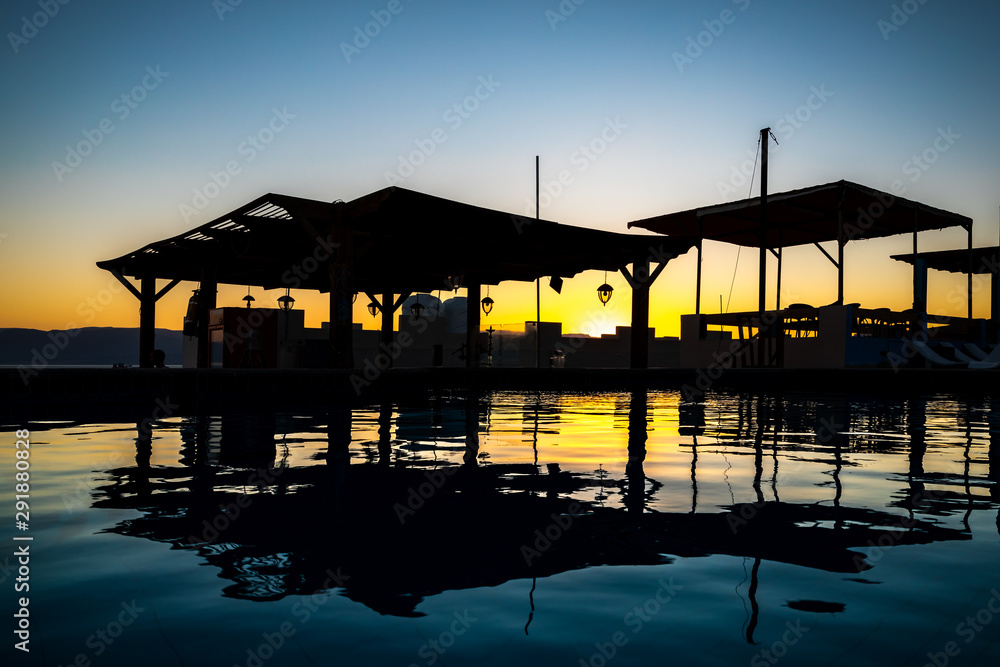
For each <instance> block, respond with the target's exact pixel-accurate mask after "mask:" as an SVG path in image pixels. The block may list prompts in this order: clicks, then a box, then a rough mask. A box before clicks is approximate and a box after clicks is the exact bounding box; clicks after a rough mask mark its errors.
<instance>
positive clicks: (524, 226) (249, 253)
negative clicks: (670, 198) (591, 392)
mask: <svg viewBox="0 0 1000 667" xmlns="http://www.w3.org/2000/svg"><path fill="white" fill-rule="evenodd" d="M694 245H695V241H694V240H692V239H688V238H664V237H658V236H649V235H636V234H620V233H614V232H606V231H600V230H594V229H586V228H582V227H574V226H570V225H563V224H558V223H555V222H550V221H546V220H536V219H532V218H526V217H522V216H517V215H512V214H509V213H504V212H501V211H495V210H491V209H486V208H481V207H478V206H472V205H469V204H464V203H460V202H456V201H452V200H448V199H443V198H440V197H434V196H431V195H427V194H422V193H418V192H414V191H411V190H406V189H403V188H399V187H389V188H385V189H383V190H379V191H377V192H374V193H371V194H369V195H366V196H363V197H360V198H358V199H355V200H353V201H350V202H343V201H335V202H332V203H328V202H322V201H316V200H310V199H303V198H299V197H290V196H287V195H280V194H267V195H264V196H262V197H259V198H258V199H255V200H254V201H252V202H249V203H248V204H245V205H244V206H241V207H239V208H237V209H235V210H233V211H231V212H230V213H227V214H226V215H223V216H221V217H219V218H216V219H215V220H212V221H210V222H207V223H205V224H203V225H201V226H199V227H197V228H195V229H192V230H190V231H188V232H185V233H183V234H180V235H178V236H174V237H172V238H168V239H164V240H162V241H156V242H154V243H150V244H149V245H146V246H144V247H142V248H139V249H138V250H135V251H133V252H130V253H127V254H125V255H122V256H121V257H118V258H115V259H111V260H106V261H102V262H98V263H97V265H98V266H99V267H100V268H102V269H105V270H107V271H109V272H111V273H112V274H113V275H114V276H115V277H116V278H117V279H118V280H119V281H121V282H122V284H124V285H125V287H126V288H127V289H128V290H129V291H130V292H131V293H132V294H133V295H134V296H135V297H136V298H137V299H138V300H139V303H140V317H139V320H140V343H139V361H140V365H141V366H147V365H149V363H150V362H149V359H150V355H151V353H152V351H153V349H154V347H155V341H154V335H155V333H154V321H155V318H154V315H155V308H156V302H157V300H158V299H159V298H160V297H162V296H163V295H164V294H166V293H167V292H168V291H169V290H170V289H172V288H173V287H174V286H176V285H177V284H178V283H180V282H181V281H190V282H195V283H198V286H199V291H198V295H199V296H198V300H197V305H196V309H197V313H192V317H193V319H194V320H195V321H196V322H197V336H198V365H199V367H207V366H208V358H209V352H208V333H207V332H208V329H207V327H208V319H209V318H208V313H209V311H210V310H211V309H213V308H215V306H216V296H215V295H216V291H217V287H218V285H220V284H235V285H248V286H255V287H262V288H264V289H275V288H291V289H310V290H318V291H320V292H323V293H328V294H329V295H330V329H329V337H330V366H331V367H333V368H354V367H355V360H354V346H353V340H352V330H353V328H354V323H353V306H352V304H353V301H354V298H355V296H356V294H357V293H359V292H361V293H365V294H368V295H369V296H370V298H371V299H372V300H373V301H375V302H376V303H377V304H378V306H379V309H380V310H381V313H382V340H383V342H386V343H389V344H391V342H392V337H393V315H394V313H395V312H396V311H397V310H398V309H399V307H400V306H401V304H402V303H403V301H404V300H405V299H406V297H407V296H409V295H410V294H412V293H416V292H431V291H434V290H439V289H452V288H456V287H464V288H466V289H467V293H468V299H469V302H470V303H473V304H475V303H478V302H479V300H480V296H481V294H480V290H481V286H482V285H496V284H498V283H500V282H501V281H504V280H519V281H531V280H536V279H539V278H541V277H544V276H549V277H555V278H570V277H572V276H574V275H576V274H577V273H580V272H581V271H584V270H589V269H596V270H604V271H621V272H622V273H623V275H624V276H625V278H626V280H627V281H628V282H629V285H630V286H631V288H632V321H631V325H632V331H633V332H645V331H648V321H649V289H650V286H651V285H652V284H653V281H655V280H656V278H657V277H658V276H659V274H660V272H661V271H662V270H663V268H664V267H665V266H666V264H667V262H669V261H670V260H671V259H673V258H675V257H677V256H678V255H681V254H684V253H685V252H687V251H688V250H689V249H690V248H691V247H692V246H694ZM653 264H655V265H656V266H655V268H652V269H651V265H653ZM629 267H631V269H630V268H629ZM129 278H132V279H135V280H137V281H138V282H139V286H138V287H136V286H135V285H134V284H133V283H132V282H131V281H130V280H129ZM157 280H166V281H169V282H168V283H167V284H166V285H165V286H163V287H162V288H160V289H159V290H158V289H157V286H156V281H157ZM193 307H195V306H193ZM466 317H467V322H466V324H467V326H466V331H467V336H468V340H469V343H470V345H469V349H475V336H476V335H477V334H478V332H479V309H478V308H476V307H470V308H467V315H466ZM477 363H478V359H477V355H474V354H469V355H467V357H466V365H467V366H470V367H472V366H475V365H476V364H477ZM630 363H631V366H632V367H633V368H645V367H646V366H647V364H648V337H647V336H644V335H641V334H637V333H633V335H632V338H631V360H630Z"/></svg>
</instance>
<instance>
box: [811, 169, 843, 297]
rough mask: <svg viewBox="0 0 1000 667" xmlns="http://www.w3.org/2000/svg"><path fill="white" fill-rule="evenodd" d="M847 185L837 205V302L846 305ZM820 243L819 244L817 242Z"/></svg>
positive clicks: (841, 187) (841, 191)
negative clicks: (845, 229)
mask: <svg viewBox="0 0 1000 667" xmlns="http://www.w3.org/2000/svg"><path fill="white" fill-rule="evenodd" d="M846 196H847V187H846V186H844V185H841V186H840V205H839V206H837V304H838V305H840V306H843V305H844V244H846V243H847V239H845V238H844V199H845V197H846ZM817 245H819V244H817Z"/></svg>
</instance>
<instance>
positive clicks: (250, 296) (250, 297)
mask: <svg viewBox="0 0 1000 667" xmlns="http://www.w3.org/2000/svg"><path fill="white" fill-rule="evenodd" d="M243 300H244V301H246V302H247V308H249V307H250V304H252V303H253V302H254V301H256V299H254V298H253V295H251V294H250V286H249V285H247V295H246V296H245V297H243Z"/></svg>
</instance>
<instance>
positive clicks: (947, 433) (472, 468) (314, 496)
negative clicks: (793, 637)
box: [94, 391, 1000, 643]
mask: <svg viewBox="0 0 1000 667" xmlns="http://www.w3.org/2000/svg"><path fill="white" fill-rule="evenodd" d="M998 407H1000V406H998V405H997V403H996V402H984V401H979V400H973V399H969V400H963V401H959V400H957V399H948V398H934V399H930V398H911V399H905V400H902V399H901V400H900V401H898V402H894V403H893V402H879V401H860V400H857V399H852V398H850V397H846V396H844V397H836V396H833V397H831V396H826V397H823V398H817V397H811V396H806V395H785V396H771V395H751V394H739V395H713V396H709V397H706V399H705V400H704V401H702V402H698V403H682V402H681V401H680V398H679V396H678V395H676V394H671V393H661V392H653V393H647V392H646V391H636V392H632V393H625V394H620V395H613V396H608V395H603V396H587V395H579V396H572V395H566V394H558V395H543V394H533V395H523V394H495V395H483V396H479V395H473V396H467V397H460V396H435V397H430V398H428V399H427V400H426V401H418V402H408V403H405V404H404V403H386V404H382V405H375V406H367V407H364V408H351V407H348V406H339V407H331V408H329V409H328V410H327V411H326V412H325V413H323V414H313V415H287V414H278V415H275V414H253V415H245V414H242V415H236V414H227V415H197V416H190V417H185V418H183V419H182V420H181V421H180V423H179V424H176V423H174V424H170V425H156V424H154V425H152V426H150V425H149V424H145V425H144V424H142V423H140V424H138V425H137V430H136V438H135V447H136V455H135V465H134V466H132V465H128V466H123V467H119V468H115V469H112V470H110V471H108V475H109V478H108V479H109V481H108V482H107V483H106V484H103V485H101V486H100V487H99V488H98V489H97V497H96V500H95V501H94V506H95V507H99V508H119V509H134V510H137V511H138V512H139V513H140V516H138V517H137V518H134V519H130V520H128V521H122V522H121V523H118V524H117V525H115V526H113V527H112V528H110V529H109V530H110V531H111V532H114V533H119V534H122V535H128V536H133V537H142V538H146V539H149V540H154V541H158V542H163V543H168V544H170V545H172V547H173V548H176V549H183V550H189V551H191V552H193V553H195V554H197V557H198V558H200V559H201V560H202V561H203V562H205V563H207V564H209V565H210V566H212V567H214V568H216V569H217V570H218V572H219V574H220V576H221V577H222V579H223V580H225V582H226V583H224V584H223V587H222V590H221V593H222V595H225V596H227V597H234V598H242V599H248V600H257V601H267V600H275V599H279V598H282V597H284V596H288V595H307V594H312V593H314V592H316V591H317V590H321V589H323V588H324V587H328V586H330V583H329V582H330V581H331V575H332V574H336V575H337V576H336V578H335V579H334V580H335V581H337V582H338V583H339V586H338V588H339V589H340V593H341V594H342V595H344V596H346V597H348V598H349V599H351V600H354V601H356V602H358V603H360V604H363V605H365V606H367V607H369V608H370V609H373V610H375V611H377V612H379V613H381V614H389V615H395V616H419V615H421V614H422V612H421V611H420V609H419V607H420V605H421V602H422V601H423V600H424V599H426V598H427V597H429V596H433V595H437V594H439V593H442V592H444V591H449V590H457V589H467V588H477V587H482V586H495V585H499V584H502V583H504V582H507V581H511V580H515V579H525V580H527V579H531V580H532V588H531V591H532V593H531V594H530V599H529V602H530V612H529V611H526V614H528V613H533V612H534V597H533V595H534V591H535V586H536V585H538V586H541V585H543V584H542V583H541V582H540V580H541V579H542V578H544V577H548V576H552V575H555V574H559V573H563V572H567V571H570V570H578V569H581V568H587V567H595V566H621V565H651V564H667V563H671V562H672V561H673V560H674V559H675V558H678V557H680V558H694V557H704V556H710V555H716V554H724V555H730V556H736V557H743V558H745V559H747V563H748V572H747V579H746V580H744V581H743V582H736V581H734V582H732V584H733V585H734V586H735V587H736V588H737V589H738V590H740V591H743V590H745V591H746V593H745V595H746V598H747V599H746V602H747V606H748V608H749V615H748V618H747V620H746V622H745V623H744V627H743V628H741V633H742V634H743V636H744V638H745V640H746V641H747V642H749V643H756V642H757V639H756V638H755V631H756V628H757V627H758V624H759V622H760V617H761V615H762V614H764V613H767V610H766V609H765V610H762V609H761V605H760V603H759V599H760V598H761V587H762V586H765V585H766V584H764V583H762V582H761V580H760V570H761V566H762V564H764V563H767V562H778V563H788V564H794V565H799V566H803V567H807V568H813V569H815V570H820V571H826V572H833V573H842V574H844V575H845V577H844V578H845V579H848V580H850V581H855V582H859V581H860V582H869V583H870V582H871V579H870V578H868V575H865V576H860V573H863V572H866V571H868V570H871V569H872V568H873V567H877V561H878V558H877V556H878V553H879V550H884V549H889V548H892V547H896V546H900V545H917V544H930V543H934V542H946V541H960V540H969V539H971V538H972V530H971V528H970V524H969V518H970V514H971V513H972V512H974V511H976V510H987V511H991V512H992V511H995V510H996V508H997V503H998V501H1000V495H998V482H1000V476H998V475H1000V442H998V439H1000V435H998V434H1000V423H998V419H1000V417H998ZM956 415H957V418H956ZM956 419H957V423H956ZM949 420H950V421H949ZM157 428H173V429H177V431H178V433H179V440H180V443H181V444H180V448H179V451H178V458H177V465H173V466H159V467H154V466H151V463H150V458H151V454H152V451H153V448H154V447H155V446H156V445H157V442H158V440H156V438H155V435H156V433H155V431H156V429H157ZM932 459H933V464H932V462H931V461H932ZM862 473H863V474H862ZM873 473H877V474H873ZM998 530H1000V517H998ZM873 553H874V556H873ZM744 584H746V588H745V589H743V588H742V586H743V585H744ZM741 595H742V593H741ZM785 606H788V607H790V608H793V609H797V610H800V611H806V612H810V611H812V612H816V613H841V612H843V613H847V614H849V613H850V610H851V608H850V606H849V605H847V604H845V603H844V602H842V601H836V600H811V599H802V600H787V601H786V602H785ZM526 620H527V623H526V625H525V628H524V629H525V632H528V630H529V626H530V624H531V620H532V616H530V615H529V616H527V618H526Z"/></svg>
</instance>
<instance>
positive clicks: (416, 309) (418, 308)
mask: <svg viewBox="0 0 1000 667" xmlns="http://www.w3.org/2000/svg"><path fill="white" fill-rule="evenodd" d="M423 313H424V306H423V304H422V303H420V297H419V296H418V297H417V300H416V301H414V302H413V303H411V304H410V315H413V318H414V319H417V320H419V319H420V316H421V315H423Z"/></svg>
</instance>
